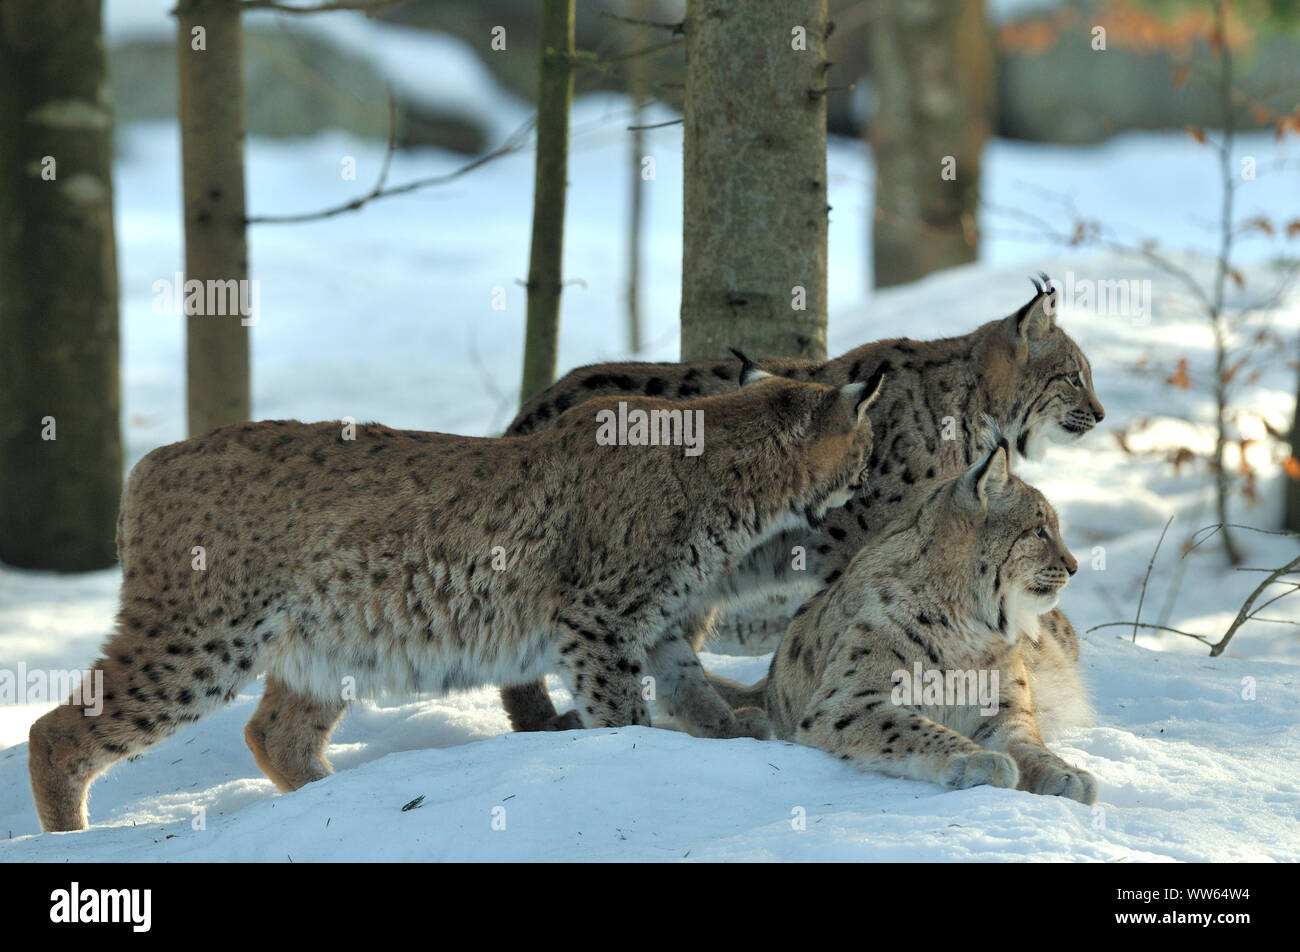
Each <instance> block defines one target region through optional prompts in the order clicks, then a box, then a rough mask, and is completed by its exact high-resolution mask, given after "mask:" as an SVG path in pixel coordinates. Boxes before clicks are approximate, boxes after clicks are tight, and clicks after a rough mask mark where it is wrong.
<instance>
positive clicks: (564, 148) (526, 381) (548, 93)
mask: <svg viewBox="0 0 1300 952" xmlns="http://www.w3.org/2000/svg"><path fill="white" fill-rule="evenodd" d="M573 4H574V0H542V23H541V48H540V56H539V66H538V73H539V84H538V93H537V167H536V173H535V176H534V184H533V240H532V247H531V248H530V250H529V253H528V325H527V328H526V330H525V331H524V375H523V382H522V385H521V387H520V393H519V403H520V406H522V405H523V404H524V403H526V402H527V401H528V399H529V398H530V397H532V396H533V395H534V394H537V393H540V392H541V391H542V390H545V389H546V388H547V387H549V386H550V385H551V383H552V382H553V381H554V380H555V360H556V351H557V349H558V346H559V333H560V291H561V287H562V283H563V275H562V266H563V262H564V198H565V192H566V190H567V189H568V184H569V183H568V177H569V103H570V102H571V101H572V99H573V64H572V58H573Z"/></svg>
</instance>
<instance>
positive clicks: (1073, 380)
mask: <svg viewBox="0 0 1300 952" xmlns="http://www.w3.org/2000/svg"><path fill="white" fill-rule="evenodd" d="M1065 379H1066V380H1068V381H1070V384H1071V385H1072V386H1074V387H1077V388H1079V389H1082V388H1083V378H1082V377H1080V376H1079V371H1077V370H1076V371H1075V372H1074V373H1072V374H1070V376H1068V377H1066V378H1065Z"/></svg>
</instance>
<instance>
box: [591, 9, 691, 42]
mask: <svg viewBox="0 0 1300 952" xmlns="http://www.w3.org/2000/svg"><path fill="white" fill-rule="evenodd" d="M600 18H601V19H602V20H613V21H614V22H615V23H626V24H629V25H630V26H649V27H654V28H655V29H656V30H669V31H671V32H672V34H673V35H674V36H681V35H683V34H684V33H685V32H686V21H685V20H678V21H677V22H676V23H668V22H666V21H663V20H638V19H637V18H636V17H624V16H619V15H618V14H617V13H610V12H609V11H608V10H601V11H600Z"/></svg>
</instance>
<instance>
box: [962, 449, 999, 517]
mask: <svg viewBox="0 0 1300 952" xmlns="http://www.w3.org/2000/svg"><path fill="white" fill-rule="evenodd" d="M961 481H962V491H963V492H966V493H968V494H969V498H971V499H973V500H974V501H975V503H976V505H978V506H979V507H980V509H988V505H989V498H990V497H992V496H998V495H1000V494H1001V493H1003V492H1005V491H1006V488H1007V485H1008V484H1009V483H1010V482H1011V447H1010V446H1008V445H1007V441H1006V440H1001V441H999V443H998V445H997V446H995V447H993V449H991V450H989V451H988V453H987V454H986V455H985V456H984V457H983V458H982V459H980V460H977V461H976V462H975V465H973V466H972V467H971V468H970V469H968V470H966V475H965V476H963V477H962V478H961Z"/></svg>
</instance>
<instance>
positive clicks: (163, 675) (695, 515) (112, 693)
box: [29, 374, 875, 830]
mask: <svg viewBox="0 0 1300 952" xmlns="http://www.w3.org/2000/svg"><path fill="white" fill-rule="evenodd" d="M755 376H757V377H758V378H759V379H756V380H755V382H753V383H752V384H750V385H748V386H745V387H744V388H742V389H741V390H740V391H739V392H738V393H733V394H728V395H723V396H711V397H704V398H701V399H699V400H693V401H689V402H687V403H686V404H685V405H684V408H685V409H686V410H687V411H688V412H692V413H693V412H695V411H699V412H700V413H701V414H702V416H703V420H704V427H705V429H704V443H703V452H702V453H701V454H700V455H695V456H691V455H686V454H685V453H684V451H683V448H682V447H681V446H672V445H668V446H609V445H600V444H599V443H598V442H597V432H598V429H599V427H598V422H597V421H598V417H597V414H598V413H600V412H601V411H602V410H605V409H611V410H612V409H616V407H617V404H618V402H619V401H618V400H614V399H603V400H597V401H592V402H589V403H586V404H584V405H583V406H582V407H576V408H574V409H572V410H570V411H568V412H566V413H564V414H562V415H561V416H560V417H559V419H558V420H556V422H555V425H554V426H552V427H549V428H547V429H545V430H543V431H540V432H538V433H535V434H532V435H529V436H517V437H505V438H501V439H474V438H469V437H459V436H448V435H445V434H439V433H424V432H416V431H407V430H392V429H389V428H387V427H384V426H379V425H375V424H371V425H365V426H362V427H359V428H358V429H357V430H356V434H355V436H356V438H355V439H354V440H352V439H344V438H343V434H344V431H345V428H344V427H343V425H342V424H336V423H315V424H304V423H299V422H297V421H277V422H264V423H248V424H241V425H234V426H228V427H223V428H220V429H217V430H214V431H213V432H211V433H209V434H207V435H205V436H202V437H197V438H193V439H189V440H185V441H184V442H181V443H175V444H172V445H170V446H165V447H161V448H159V449H157V450H154V451H153V452H151V453H149V454H148V455H147V456H145V458H144V459H143V460H141V461H140V463H139V464H138V465H137V466H136V467H135V468H134V470H133V471H132V473H131V476H130V479H129V480H128V484H127V487H126V490H125V493H124V495H123V502H122V508H121V515H120V518H119V524H118V552H119V557H120V560H121V563H122V571H123V583H122V593H121V607H120V610H119V613H118V618H117V630H116V634H114V635H113V636H112V637H111V638H109V640H108V641H107V643H106V645H105V647H104V649H103V651H104V655H103V657H102V658H100V659H99V660H98V661H97V662H95V665H94V669H95V670H96V671H99V672H102V673H103V687H104V693H103V710H102V713H101V714H100V715H99V716H96V717H88V716H84V715H83V711H82V710H80V709H78V708H77V707H73V706H71V702H70V703H69V704H67V705H64V706H61V707H59V708H57V709H55V710H54V711H52V712H50V713H49V714H46V715H45V716H44V717H42V718H41V719H40V720H38V721H37V722H36V723H35V724H34V725H33V726H32V729H31V733H30V742H31V743H30V751H29V759H30V770H31V778H32V788H33V792H34V794H35V799H36V806H37V811H38V813H39V815H40V818H41V822H42V824H43V825H44V827H45V828H46V829H47V830H74V829H81V828H84V827H85V826H86V823H87V813H86V797H87V792H88V790H89V786H90V784H91V782H92V781H93V779H94V778H95V777H96V776H97V775H98V774H99V773H101V772H102V771H103V770H105V769H106V768H107V767H108V766H109V765H110V764H112V763H113V762H115V761H117V760H119V759H120V758H122V757H126V756H129V755H132V754H135V753H138V752H140V751H142V750H144V749H145V748H147V747H148V746H149V745H151V744H154V743H156V742H157V741H159V740H161V739H163V738H164V737H167V736H168V735H170V734H172V733H173V732H174V731H176V730H177V729H178V728H180V727H181V726H182V725H184V724H186V723H189V722H192V721H195V720H198V719H199V718H200V717H201V716H203V715H205V714H207V713H210V712H211V711H213V710H215V709H216V708H218V707H220V706H222V705H224V704H226V703H228V702H229V701H231V700H232V699H234V697H235V696H236V694H237V692H238V691H239V690H240V688H241V687H243V686H244V685H245V684H247V683H248V682H249V681H251V680H253V679H254V678H255V677H257V675H258V674H259V673H260V672H262V671H266V672H267V674H268V677H267V686H266V692H265V694H264V696H263V699H262V702H261V705H260V706H259V707H258V709H257V712H256V714H255V715H254V717H253V719H252V721H250V722H249V725H248V727H247V729H246V731H245V737H246V739H247V741H248V744H249V746H250V747H251V749H252V750H253V753H254V756H255V757H256V759H257V762H258V764H259V765H260V766H261V767H262V768H263V770H264V771H265V772H266V774H267V775H268V776H269V777H270V778H271V779H272V780H273V781H275V783H276V784H277V785H278V786H280V787H281V788H282V789H285V790H291V789H295V788H297V787H299V786H301V785H302V784H304V783H307V782H309V781H312V780H316V779H318V778H320V777H323V776H324V775H325V774H327V773H328V772H329V770H330V767H329V764H328V762H327V761H326V759H325V757H324V750H325V745H326V743H327V741H328V738H329V734H330V732H331V730H332V729H333V728H334V726H335V724H336V723H337V721H338V719H339V718H340V716H341V715H342V713H343V709H344V701H343V698H344V697H346V696H348V694H347V689H348V687H349V680H351V683H352V684H353V685H355V688H356V690H357V691H359V692H360V693H362V694H366V693H372V692H376V691H397V692H413V691H427V692H434V693H445V692H448V691H453V690H457V689H462V688H469V687H473V686H476V685H480V684H485V683H502V682H507V683H508V682H511V681H521V680H524V679H527V678H532V677H538V676H540V675H541V674H542V673H544V672H546V671H550V670H558V671H559V672H560V673H561V675H562V676H563V678H564V679H565V681H566V682H567V684H568V686H569V687H570V688H571V690H572V691H573V694H574V697H575V699H576V702H577V705H578V712H579V714H578V716H579V719H580V722H581V724H583V725H587V726H600V725H605V726H613V725H624V724H648V723H649V722H650V719H649V715H648V713H647V710H646V706H645V703H644V701H643V699H642V691H643V683H642V677H643V675H644V674H645V673H646V672H647V671H648V672H649V673H650V674H651V675H653V676H655V677H656V678H659V679H660V680H661V681H663V682H664V683H670V684H672V685H673V686H674V689H677V688H678V686H679V685H680V683H696V684H698V685H702V688H701V690H703V691H706V692H711V691H712V689H711V688H709V686H708V682H707V680H706V679H705V677H704V675H703V672H702V669H699V667H698V662H695V660H694V656H693V654H692V655H691V657H690V659H689V663H688V659H686V658H684V657H683V656H682V655H681V653H680V651H679V650H678V647H679V645H681V644H685V642H684V641H682V639H680V638H677V639H674V640H673V641H672V642H670V643H668V644H667V645H666V646H661V645H660V642H661V640H662V638H663V630H664V620H665V619H668V618H673V617H679V616H683V615H684V614H686V612H685V606H687V605H688V604H689V602H690V599H691V598H692V595H693V592H694V590H695V589H696V588H698V587H700V586H703V585H706V584H707V582H708V580H709V579H710V578H711V577H713V576H714V575H717V574H719V573H722V572H725V571H726V570H727V569H728V568H730V567H731V566H733V565H734V564H735V562H736V561H737V560H738V558H739V557H740V556H742V555H743V554H744V553H745V552H746V551H748V550H749V549H751V548H752V547H753V546H754V545H755V544H757V543H759V542H761V541H762V540H763V539H765V538H768V537H770V536H772V535H773V534H776V533H779V532H782V531H785V530H788V529H789V528H791V527H794V526H798V525H802V526H805V527H806V526H807V525H809V523H810V522H817V521H820V520H821V519H822V518H823V517H824V515H825V512H826V510H827V509H828V508H830V507H832V506H835V505H840V504H842V503H843V501H844V500H845V499H847V498H848V496H849V495H850V494H851V492H852V491H853V488H854V487H855V486H856V483H857V481H858V480H859V479H860V478H861V475H862V471H863V469H864V468H865V464H866V458H867V456H868V455H869V452H870V448H871V426H870V423H869V422H868V420H867V415H866V411H867V409H868V407H869V406H870V404H871V400H872V399H874V397H875V394H874V393H869V392H868V391H867V390H866V388H865V386H863V385H860V384H857V385H851V386H846V387H843V388H836V387H830V386H827V385H823V384H809V383H802V382H795V381H792V380H786V379H783V378H777V377H768V376H767V375H765V374H758V375H755ZM627 403H628V405H629V408H630V409H644V410H654V409H678V410H681V409H683V405H681V404H673V403H668V402H666V401H663V400H653V399H649V398H630V399H628V400H627ZM195 546H201V547H203V549H204V550H205V552H204V553H202V557H203V558H204V560H205V562H204V564H203V565H202V566H201V567H198V568H196V565H195V562H194V559H195V558H197V557H198V555H196V553H195V552H194V551H193V547H195ZM687 652H689V646H687ZM692 665H693V667H692ZM713 697H714V703H715V707H716V708H718V709H719V710H720V712H721V713H720V714H719V718H720V719H728V724H729V725H730V729H731V730H732V731H734V732H736V733H761V732H765V731H766V729H767V728H766V724H765V721H764V719H763V716H762V713H761V711H753V712H740V716H739V719H738V717H737V715H736V714H734V713H733V712H731V710H730V709H729V708H728V707H726V705H725V704H724V703H723V702H722V700H721V699H720V698H718V697H717V696H716V695H713ZM745 718H748V720H744V719H745ZM724 727H725V725H721V724H719V725H717V727H716V729H717V730H719V731H723V730H724Z"/></svg>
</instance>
